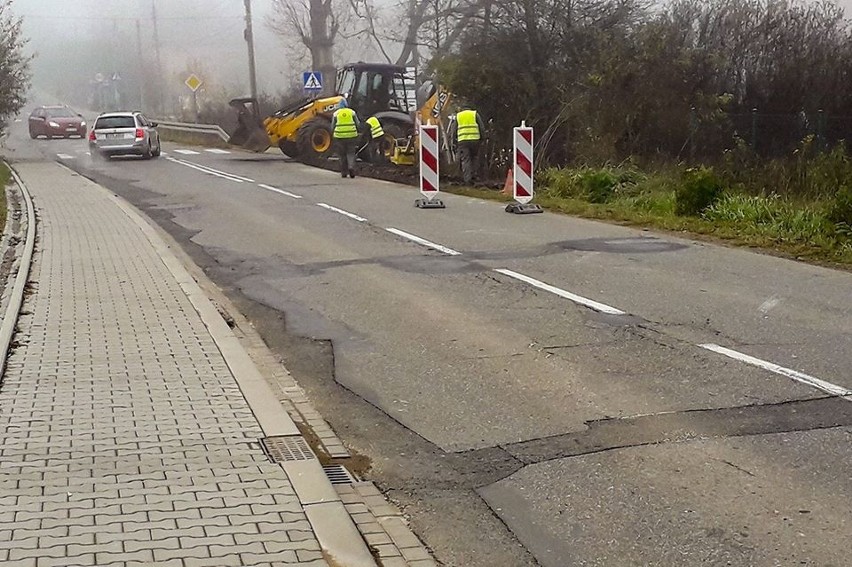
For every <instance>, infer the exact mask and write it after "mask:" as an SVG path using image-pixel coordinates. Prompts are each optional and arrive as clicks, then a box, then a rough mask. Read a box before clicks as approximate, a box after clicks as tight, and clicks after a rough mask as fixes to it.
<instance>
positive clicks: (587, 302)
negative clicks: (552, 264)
mask: <svg viewBox="0 0 852 567" xmlns="http://www.w3.org/2000/svg"><path fill="white" fill-rule="evenodd" d="M494 271H495V272H497V273H499V274H503V275H504V276H509V277H510V278H514V279H516V280H519V281H522V282H524V283H528V284H530V285H531V286H533V287H537V288H539V289H543V290H544V291H549V292H550V293H552V294H554V295H558V296H559V297H563V298H565V299H567V300H569V301H573V302H574V303H578V304H580V305H583V306H585V307H588V308H589V309H594V310H595V311H600V312H601V313H606V314H608V315H626V313H625V312H624V311H622V310H620V309H616V308H615V307H610V306H609V305H606V304H604V303H599V302H597V301H594V300H593V299H588V298H585V297H583V296H581V295H577V294H576V293H571V292H570V291H565V290H564V289H560V288H558V287H555V286H552V285H550V284H546V283H544V282H543V281H539V280H537V279H535V278H531V277H529V276H525V275H524V274H519V273H518V272H514V271H512V270H507V269H504V268H499V269H496V270H494Z"/></svg>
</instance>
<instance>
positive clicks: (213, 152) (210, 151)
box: [204, 148, 231, 154]
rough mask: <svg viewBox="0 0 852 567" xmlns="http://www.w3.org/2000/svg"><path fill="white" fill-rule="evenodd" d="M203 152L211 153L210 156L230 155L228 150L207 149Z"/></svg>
mask: <svg viewBox="0 0 852 567" xmlns="http://www.w3.org/2000/svg"><path fill="white" fill-rule="evenodd" d="M204 151H205V152H208V153H211V154H229V153H231V152H229V151H228V150H220V149H219V148H207V149H206V150H204Z"/></svg>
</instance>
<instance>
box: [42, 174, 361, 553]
mask: <svg viewBox="0 0 852 567" xmlns="http://www.w3.org/2000/svg"><path fill="white" fill-rule="evenodd" d="M58 165H59V167H62V168H63V169H65V170H66V171H68V172H70V173H72V174H73V175H80V174H79V173H77V172H76V171H74V170H72V169H70V168H68V167H66V166H64V165H62V164H58ZM92 184H93V185H95V186H96V187H98V188H99V189H100V190H101V191H103V192H104V194H105V195H107V196H108V197H109V198H110V199H111V200H112V201H113V202H114V203H115V204H116V205H117V206H118V207H119V208H120V209H121V210H122V211H123V212H124V213H125V214H126V215H127V216H128V217H129V218H130V220H132V221H133V222H134V223H135V224H136V225H137V226H138V227H139V228H140V230H142V233H143V234H144V235H145V237H146V238H147V239H148V241H149V242H150V243H151V245H152V246H153V247H154V249H155V250H156V251H157V253H158V255H159V256H160V259H161V260H162V262H163V264H165V266H166V268H167V269H168V270H169V272H171V274H172V275H173V276H174V277H175V279H176V280H177V281H178V283H179V284H180V286H181V289H183V291H184V293H186V295H187V297H188V298H189V300H190V302H191V303H192V305H193V307H194V308H195V310H196V311H197V312H198V314H199V316H200V317H201V319H202V321H203V322H204V325H205V326H206V327H207V330H208V332H209V333H210V335H211V337H212V338H213V341H214V342H215V343H216V345H217V347H218V348H219V350H220V352H221V353H222V356H223V357H224V359H225V362H226V364H227V365H228V368H229V369H230V370H231V373H232V374H233V376H234V378H235V379H236V381H237V384H238V385H239V387H240V390H241V391H242V393H243V395H244V396H245V398H246V401H247V402H248V404H249V407H251V410H252V413H253V414H254V416H255V418H256V419H257V421H258V423H259V424H260V427H261V429H262V430H263V433H264V434H265V435H266V436H267V437H301V434H300V432H299V430H298V428H297V427H296V424H295V423H294V422H293V420H292V419H291V418H290V416H289V414H288V413H287V411H286V410H285V409H284V407H283V406H282V405H281V404H280V403H279V401H278V398H277V396H276V395H275V392H273V390H272V388H271V387H270V386H269V384H268V383H267V382H266V380H265V379H264V377H263V376H262V375H261V374H260V371H259V370H258V369H257V366H255V364H254V361H252V359H251V358H250V357H249V355H248V353H247V351H246V350H245V348H243V346H242V345H241V344H240V342H239V339H238V338H237V337H236V335H235V334H234V332H233V331H231V329H230V327H228V324H227V322H226V321H225V319H224V318H223V317H222V314H221V313H220V312H219V310H218V309H216V306H215V305H214V304H213V302H212V301H211V300H210V298H209V297H208V296H207V295H206V294H205V293H204V291H203V290H202V289H201V286H200V285H199V284H198V282H196V281H195V279H193V277H192V276H191V275H190V273H189V271H188V270H187V269H186V268H185V267H184V265H183V263H182V262H181V260H180V259H178V257H177V256H176V255H175V254H174V253H173V252H172V251H171V249H170V248H169V246H168V245H167V244H166V242H165V241H164V240H163V239H162V238H161V237H160V235H159V234H158V232H157V229H156V228H154V227H153V226H152V224H151V223H150V222H149V221H148V220H147V219H146V218H145V217H144V216H143V215H142V213H140V212H139V211H138V210H137V209H136V208H135V207H134V206H133V205H131V204H130V203H128V202H127V201H125V200H124V199H122V198H121V197H119V196H118V195H116V194H114V193H112V192H111V191H109V190H108V189H106V188H105V187H103V186H101V185H98V184H97V183H94V182H92ZM306 462H307V463H312V464H314V465H315V466H313V467H311V470H310V473H311V474H302V473H303V472H304V471H303V468H302V467H293V466H292V465H295V464H296V463H294V462H285V463H282V464H281V466H282V468H283V469H284V471H285V472H286V473H287V476H288V478H289V479H290V482H291V483H292V484H293V488H294V489H295V491H296V494H297V496H298V497H299V501H300V504H301V505H302V507H303V508H304V510H305V513H306V515H307V518H308V521H309V522H310V524H311V527H312V528H313V530H314V533H315V534H316V536H317V539H318V540H319V542H320V545H321V547H322V548H323V552H324V554H325V556H326V557H327V558H328V559H329V560H330V561H332V562H333V563H332V565H334V566H335V567H376V563H375V561H374V560H373V557H372V555H371V554H370V551H369V549H368V548H367V545H366V543H365V542H364V540H363V539H362V538H361V537H360V534H359V533H358V530H357V528H356V527H355V523H354V522H353V521H352V518H351V517H350V516H349V513H348V512H347V511H346V509H345V508H344V506H343V503H342V502H341V501H340V499H339V497H338V496H337V493H336V491H335V489H334V486H333V485H332V484H331V482H330V481H329V480H328V477H327V476H326V475H325V473H324V471H323V469H322V467H321V466H320V465H319V460H317V459H316V456H314V459H312V460H310V461H306ZM299 464H301V463H299ZM294 468H297V469H298V470H299V473H300V474H294V472H295V471H294ZM303 494H306V495H311V497H310V499H309V501H307V502H306V501H303V500H302V495H303ZM318 494H320V495H328V497H329V498H333V500H328V499H321V500H319V501H317V500H314V498H315V497H316V495H318ZM332 495H333V496H332ZM328 504H332V506H327V505H328ZM335 504H336V505H335Z"/></svg>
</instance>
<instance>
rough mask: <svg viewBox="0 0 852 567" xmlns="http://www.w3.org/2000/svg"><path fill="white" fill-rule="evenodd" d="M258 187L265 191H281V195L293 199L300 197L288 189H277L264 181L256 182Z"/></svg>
mask: <svg viewBox="0 0 852 567" xmlns="http://www.w3.org/2000/svg"><path fill="white" fill-rule="evenodd" d="M257 186H258V187H261V188H263V189H266V190H267V191H274V192H275V193H281V194H282V195H286V196H288V197H292V198H294V199H301V198H302V196H301V195H296V194H295V193H290V192H289V191H285V190H284V189H279V188H278V187H273V186H272V185H267V184H265V183H258V184H257Z"/></svg>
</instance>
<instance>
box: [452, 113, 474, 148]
mask: <svg viewBox="0 0 852 567" xmlns="http://www.w3.org/2000/svg"><path fill="white" fill-rule="evenodd" d="M456 121H457V122H458V123H459V132H458V140H459V142H477V141H479V124H477V123H476V111H475V110H462V111H461V112H459V113H458V114H456Z"/></svg>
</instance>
